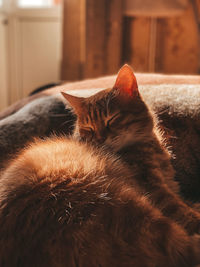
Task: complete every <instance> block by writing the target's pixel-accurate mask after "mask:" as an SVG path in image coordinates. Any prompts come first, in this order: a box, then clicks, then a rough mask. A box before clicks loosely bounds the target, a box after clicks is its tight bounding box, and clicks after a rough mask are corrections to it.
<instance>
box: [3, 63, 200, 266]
mask: <svg viewBox="0 0 200 267" xmlns="http://www.w3.org/2000/svg"><path fill="white" fill-rule="evenodd" d="M133 77H134V76H133V74H132V71H130V69H129V67H127V66H125V67H123V68H122V70H121V71H120V73H119V75H118V78H117V81H116V84H115V86H114V88H113V89H108V90H106V91H104V92H101V93H99V94H96V95H94V96H93V97H91V98H88V99H82V98H81V99H80V98H76V97H73V96H69V95H65V96H66V98H67V99H68V101H69V102H70V103H71V104H72V106H73V107H74V110H75V111H76V113H77V115H78V124H77V126H76V131H75V137H71V138H67V137H52V138H51V139H46V140H36V141H35V142H34V143H32V144H30V145H29V146H27V147H26V148H25V149H24V150H23V151H21V152H20V153H19V154H18V156H16V158H15V159H14V160H12V161H11V162H10V164H9V166H8V167H7V168H6V169H5V170H4V171H3V172H2V175H1V179H0V266H1V267H4V266H5V267H15V266H20V267H25V266H30V267H32V266H34V267H35V266H37V267H46V266H48V267H56V266H59V267H62V266H63V267H64V266H65V267H66V266H69V267H110V266H115V267H132V266H135V267H144V266H145V267H155V266H156V267H157V266H159V267H179V266H180V267H184V266H188V267H191V266H194V265H195V264H197V263H199V262H200V259H199V250H200V245H199V239H198V237H191V236H189V235H188V233H187V232H186V231H185V230H184V228H183V227H182V226H181V225H180V224H184V223H183V221H182V220H180V221H179V220H178V219H177V218H176V216H175V218H176V220H177V221H178V222H179V223H180V224H177V223H176V222H175V221H174V220H172V219H171V218H170V217H172V218H173V214H172V212H171V210H170V212H169V213H170V216H169V217H167V216H164V215H163V213H166V210H165V209H167V208H169V207H167V206H166V205H164V207H163V209H164V210H163V209H162V208H161V207H160V205H159V203H155V206H158V207H159V208H160V209H158V208H156V207H155V206H154V205H153V204H154V203H153V204H152V203H151V201H150V200H149V199H150V198H152V197H153V198H154V199H155V195H156V194H155V192H156V190H155V192H153V190H152V188H150V189H151V191H150V190H149V193H150V196H149V197H148V194H147V191H146V187H145V186H144V184H145V180H144V178H147V177H148V175H146V174H148V172H149V173H150V174H151V175H150V176H149V178H151V181H146V183H147V184H148V183H152V187H155V188H156V185H157V186H158V187H159V186H163V187H164V188H165V189H166V190H169V189H168V187H167V185H165V182H166V181H165V180H164V177H162V175H163V173H167V171H168V169H170V170H171V166H169V163H168V157H169V156H168V154H167V152H165V150H163V149H162V148H161V146H160V147H159V145H160V143H159V142H160V141H159V140H157V139H156V138H157V135H156V133H155V140H154V141H155V144H156V151H157V150H158V154H155V151H154V149H153V148H154V146H153V148H151V149H149V148H148V142H150V141H152V140H151V139H149V138H148V136H149V135H151V133H152V127H153V120H152V117H151V114H150V113H149V112H148V110H147V108H146V105H145V104H144V102H143V101H142V99H141V98H140V96H139V92H138V91H137V90H136V89H135V88H136V85H137V84H136V80H135V79H133ZM119 98H120V101H122V103H123V105H121V103H120V101H117V99H118V100H119ZM100 99H101V101H99V100H100ZM129 101H133V102H132V104H133V103H134V105H132V107H133V110H134V114H136V113H137V116H136V117H134V119H133V118H132V113H129V110H128V107H129ZM80 102H81V105H80V104H79V103H80ZM102 105H103V108H102V109H101V107H102ZM105 106H106V107H107V108H104V107H105ZM126 107H127V110H126V113H124V111H125V108H126ZM88 108H89V111H90V112H89V113H88V115H89V116H85V113H84V112H85V111H86V110H88ZM94 108H95V109H94ZM116 109H118V113H116V112H115V111H116ZM83 110H84V112H83ZM95 110H96V112H95ZM114 112H115V113H114ZM122 112H123V114H124V118H122V117H119V116H122V114H121V113H122ZM120 114H121V115H120ZM146 114H148V116H146ZM102 120H104V127H103V122H102ZM92 122H93V124H92ZM94 122H95V123H94ZM97 125H98V127H97ZM105 126H106V128H105ZM113 126H114V128H113ZM138 126H140V127H139V128H138ZM91 127H93V128H91ZM119 127H120V129H121V130H122V131H123V134H124V136H123V138H121V137H120V138H119V136H118V132H119V130H120V129H119ZM130 127H131V128H132V132H133V133H134V136H135V138H134V141H133V142H132V134H131V135H129V134H127V133H126V131H125V129H127V131H128V129H129V128H130ZM108 131H109V136H110V137H108V135H106V134H107V132H108ZM79 136H80V137H81V139H82V141H81V140H80V141H79V140H77V139H79ZM143 140H145V142H146V145H147V146H145V147H144V142H143ZM94 141H96V142H95V144H93V142H94ZM156 142H157V143H156ZM96 143H97V144H96ZM140 144H141V149H140V150H136V152H135V153H134V155H135V156H134V157H133V163H134V165H133V164H132V160H131V164H130V166H129V164H128V161H129V160H128V159H130V158H129V157H128V159H126V155H127V156H129V153H128V152H129V151H128V150H126V148H128V147H129V146H130V145H131V146H130V148H131V149H132V146H133V145H134V146H135V148H137V149H138V146H139V145H140ZM150 145H151V142H150ZM158 147H159V149H158ZM146 149H147V150H148V155H146ZM109 151H110V152H109ZM112 151H113V152H112ZM146 156H148V158H146ZM155 156H159V161H158V162H157V159H156V158H154V161H155V163H154V161H152V159H151V157H155ZM131 157H132V156H131ZM162 157H163V158H162ZM148 159H149V162H147V161H148ZM141 161H142V162H141ZM157 165H158V166H157ZM134 168H135V172H133V169H134ZM162 169H163V170H164V172H162ZM158 173H161V174H159V175H160V176H161V177H160V176H158ZM140 175H141V176H140ZM139 176H140V177H139ZM158 177H159V179H158ZM139 178H140V180H141V183H139ZM153 179H155V180H156V181H158V182H157V183H156V182H154V180H153ZM166 183H167V182H166ZM168 184H169V186H170V187H172V182H170V183H168ZM173 186H174V185H173ZM144 189H145V190H144ZM169 192H170V193H169V195H170V196H172V197H175V196H174V195H173V193H172V192H171V191H170V190H169ZM160 201H161V203H163V201H162V199H161V200H160ZM177 201H180V200H179V199H177ZM180 205H181V204H179V206H180ZM179 206H178V207H179ZM184 211H185V206H184ZM190 213H191V215H193V214H194V215H195V220H194V221H196V217H198V216H197V215H198V214H196V213H192V211H190ZM181 216H183V217H184V219H185V218H186V217H187V216H185V215H184V214H182V215H181ZM187 219H188V218H187ZM187 222H188V221H187ZM191 222H192V224H193V220H192V219H191ZM184 226H185V227H186V229H187V230H188V227H187V226H188V224H187V223H186V224H184ZM192 226H193V227H194V225H192ZM194 228H195V227H194ZM195 230H196V228H195ZM189 232H190V231H189ZM191 232H192V231H191Z"/></svg>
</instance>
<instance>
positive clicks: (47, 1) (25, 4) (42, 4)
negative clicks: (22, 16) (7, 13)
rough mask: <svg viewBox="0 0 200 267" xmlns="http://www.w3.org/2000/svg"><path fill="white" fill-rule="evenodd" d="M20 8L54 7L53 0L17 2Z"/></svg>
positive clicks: (19, 0)
mask: <svg viewBox="0 0 200 267" xmlns="http://www.w3.org/2000/svg"><path fill="white" fill-rule="evenodd" d="M18 5H19V6H20V7H49V6H53V5H55V0H18Z"/></svg>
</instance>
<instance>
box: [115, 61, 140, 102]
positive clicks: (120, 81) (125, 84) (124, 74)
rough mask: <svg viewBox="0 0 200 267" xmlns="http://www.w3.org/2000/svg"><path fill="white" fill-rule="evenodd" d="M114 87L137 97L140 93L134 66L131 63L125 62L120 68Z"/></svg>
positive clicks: (125, 93)
mask: <svg viewBox="0 0 200 267" xmlns="http://www.w3.org/2000/svg"><path fill="white" fill-rule="evenodd" d="M113 88H114V89H117V90H119V91H120V93H123V94H124V95H127V96H129V97H135V96H138V95H139V91H138V85H137V80H136V77H135V75H134V73H133V70H132V68H131V67H130V66H129V65H127V64H125V65H124V66H123V67H122V68H121V69H120V70H119V72H118V75H117V79H116V82H115V85H114V87H113Z"/></svg>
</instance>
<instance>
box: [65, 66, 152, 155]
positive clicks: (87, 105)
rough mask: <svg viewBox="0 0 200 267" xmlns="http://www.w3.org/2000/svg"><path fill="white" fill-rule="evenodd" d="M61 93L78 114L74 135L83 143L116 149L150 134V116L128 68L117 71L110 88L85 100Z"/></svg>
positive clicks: (124, 67) (133, 76)
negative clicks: (87, 142)
mask: <svg viewBox="0 0 200 267" xmlns="http://www.w3.org/2000/svg"><path fill="white" fill-rule="evenodd" d="M62 94H63V96H64V97H65V98H66V99H67V101H68V102H69V103H70V105H71V106H72V108H73V109H74V111H75V113H76V115H77V122H76V127H75V135H76V136H78V137H80V138H81V139H82V140H86V141H89V142H95V143H96V144H104V145H108V146H109V147H112V148H113V149H114V150H119V149H120V148H122V147H124V146H127V145H129V144H132V143H135V142H138V141H142V140H144V138H145V139H146V138H148V137H149V136H150V135H151V134H152V130H153V119H152V116H151V114H150V113H149V111H148V108H147V106H146V104H145V103H144V101H143V100H142V98H141V96H140V93H139V91H138V85H137V81H136V78H135V75H134V74H133V71H132V69H131V67H130V66H128V65H124V66H123V67H122V68H121V69H120V71H119V73H118V75H117V79H116V82H115V85H114V86H113V88H109V89H105V90H102V91H100V92H98V93H96V94H95V95H92V96H90V97H87V98H83V97H77V96H72V95H69V94H67V93H64V92H63V93H62Z"/></svg>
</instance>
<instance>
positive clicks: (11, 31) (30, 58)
mask: <svg viewBox="0 0 200 267" xmlns="http://www.w3.org/2000/svg"><path fill="white" fill-rule="evenodd" d="M61 11H62V9H61V7H52V8H32V9H26V8H22V9H20V8H15V9H14V10H13V11H12V12H8V13H7V15H6V17H7V19H8V25H7V26H4V25H3V24H2V23H0V110H1V109H3V108H4V107H5V106H6V105H8V104H11V103H13V102H15V101H17V100H18V99H20V98H22V97H25V96H27V95H28V94H29V93H30V92H31V91H32V90H34V89H35V88H37V87H39V86H42V85H45V84H47V83H50V82H56V81H59V80H60V68H61V51H62V49H61V46H62V15H61V14H62V13H61ZM1 20H3V15H0V21H1ZM6 38H7V39H6ZM6 42H7V43H6ZM6 70H8V71H7V72H6ZM2 88H3V89H2Z"/></svg>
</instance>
